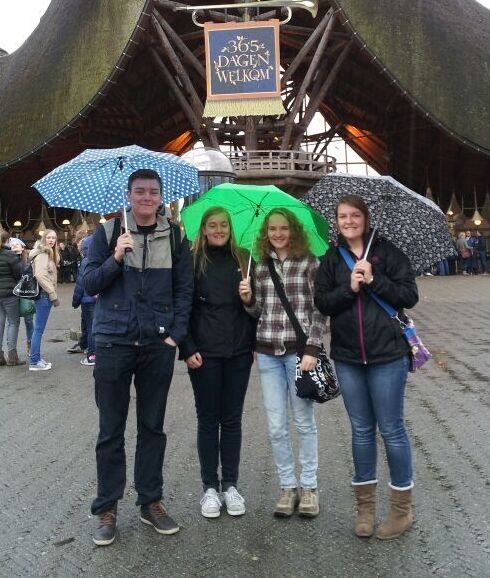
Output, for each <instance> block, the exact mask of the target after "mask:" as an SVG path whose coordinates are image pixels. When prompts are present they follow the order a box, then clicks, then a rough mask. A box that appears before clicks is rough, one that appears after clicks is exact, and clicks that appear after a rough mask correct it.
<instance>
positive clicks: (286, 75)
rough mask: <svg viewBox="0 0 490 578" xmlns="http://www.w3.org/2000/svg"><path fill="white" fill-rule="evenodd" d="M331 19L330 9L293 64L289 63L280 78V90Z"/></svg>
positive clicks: (331, 11)
mask: <svg viewBox="0 0 490 578" xmlns="http://www.w3.org/2000/svg"><path fill="white" fill-rule="evenodd" d="M332 17H333V10H332V9H330V10H329V11H328V12H327V13H326V14H325V16H324V17H323V19H322V21H321V22H320V24H318V26H317V27H316V28H315V30H314V31H313V33H312V34H311V36H310V37H309V38H308V40H307V41H306V42H305V43H304V45H303V47H302V48H301V50H300V51H299V52H298V54H297V55H296V56H295V58H294V60H293V62H291V64H290V65H289V66H288V68H287V70H286V71H285V72H284V74H283V76H282V80H281V86H282V88H284V87H285V86H286V82H287V81H288V80H289V79H290V78H291V77H292V75H293V74H294V73H295V72H296V69H297V68H298V66H299V65H300V64H301V63H302V62H303V60H304V58H305V56H306V55H307V54H308V52H309V51H310V49H311V47H312V46H313V45H314V44H315V42H316V41H317V40H318V37H319V36H320V34H322V32H323V31H324V30H325V27H326V26H327V24H328V23H329V21H330V19H331V18H332Z"/></svg>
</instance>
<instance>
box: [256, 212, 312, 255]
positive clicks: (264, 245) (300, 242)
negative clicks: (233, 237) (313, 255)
mask: <svg viewBox="0 0 490 578" xmlns="http://www.w3.org/2000/svg"><path fill="white" fill-rule="evenodd" d="M273 215H280V216H281V217H284V218H285V219H286V221H287V222H288V225H289V232H290V239H289V247H288V255H289V257H291V258H293V259H301V258H302V257H304V256H305V255H307V254H308V253H309V252H310V241H309V239H308V235H307V234H306V231H305V230H304V228H303V225H302V223H301V222H300V221H299V219H298V217H297V216H296V215H295V214H294V213H293V212H292V211H290V210H289V209H286V208H284V207H278V208H276V209H272V210H271V211H269V213H267V215H266V217H265V219H264V222H263V223H262V226H261V227H260V231H259V233H258V235H257V240H256V242H255V251H256V253H257V255H258V257H259V260H260V261H262V262H265V261H267V259H268V258H269V255H270V252H271V251H272V250H273V247H272V245H271V244H270V242H269V235H268V232H269V219H270V218H271V217H272V216H273Z"/></svg>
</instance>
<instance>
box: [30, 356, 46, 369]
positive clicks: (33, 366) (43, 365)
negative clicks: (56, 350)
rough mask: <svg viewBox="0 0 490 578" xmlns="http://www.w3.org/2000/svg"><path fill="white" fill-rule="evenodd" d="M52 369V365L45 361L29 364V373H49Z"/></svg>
mask: <svg viewBox="0 0 490 578" xmlns="http://www.w3.org/2000/svg"><path fill="white" fill-rule="evenodd" d="M50 369H51V363H47V362H46V361H44V359H40V360H39V361H38V362H37V363H30V364H29V371H48V370H50Z"/></svg>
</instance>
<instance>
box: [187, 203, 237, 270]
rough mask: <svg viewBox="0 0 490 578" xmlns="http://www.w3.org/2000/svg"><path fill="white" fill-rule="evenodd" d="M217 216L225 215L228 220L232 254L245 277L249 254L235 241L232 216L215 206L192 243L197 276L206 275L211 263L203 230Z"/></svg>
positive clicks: (203, 221)
mask: <svg viewBox="0 0 490 578" xmlns="http://www.w3.org/2000/svg"><path fill="white" fill-rule="evenodd" d="M215 215H225V216H226V219H227V221H228V223H229V225H230V240H229V241H228V243H229V245H230V250H231V254H232V255H233V257H234V259H235V261H236V262H237V263H238V264H239V266H240V270H241V272H242V276H243V277H245V275H246V273H247V259H248V254H247V251H245V249H242V248H240V247H238V245H237V244H236V241H235V236H234V234H233V226H232V223H231V217H230V214H229V213H228V211H227V210H226V209H224V208H223V207H219V206H215V207H210V208H209V209H208V210H207V211H206V212H205V213H204V214H203V216H202V217H201V223H200V224H199V231H198V233H197V235H196V238H195V239H194V242H193V243H192V253H193V255H194V270H195V271H196V273H197V275H199V276H201V275H204V274H205V273H206V268H207V265H208V263H209V255H208V253H207V250H206V248H207V244H208V242H207V239H206V235H205V234H204V233H203V228H204V227H205V226H206V223H207V222H208V220H209V219H210V218H211V217H214V216H215Z"/></svg>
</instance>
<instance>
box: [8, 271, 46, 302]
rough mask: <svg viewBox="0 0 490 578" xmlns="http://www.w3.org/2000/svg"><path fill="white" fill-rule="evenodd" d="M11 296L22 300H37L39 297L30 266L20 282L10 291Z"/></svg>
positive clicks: (37, 286)
mask: <svg viewBox="0 0 490 578" xmlns="http://www.w3.org/2000/svg"><path fill="white" fill-rule="evenodd" d="M12 292H13V294H14V295H16V296H17V297H22V298H23V299H37V298H38V296H39V284H38V282H37V279H36V278H35V277H34V272H33V270H32V264H31V265H30V266H29V268H28V269H27V270H26V272H25V273H24V274H23V275H22V277H21V280H20V281H19V282H18V283H17V285H16V286H15V287H14V288H13V290H12Z"/></svg>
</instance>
